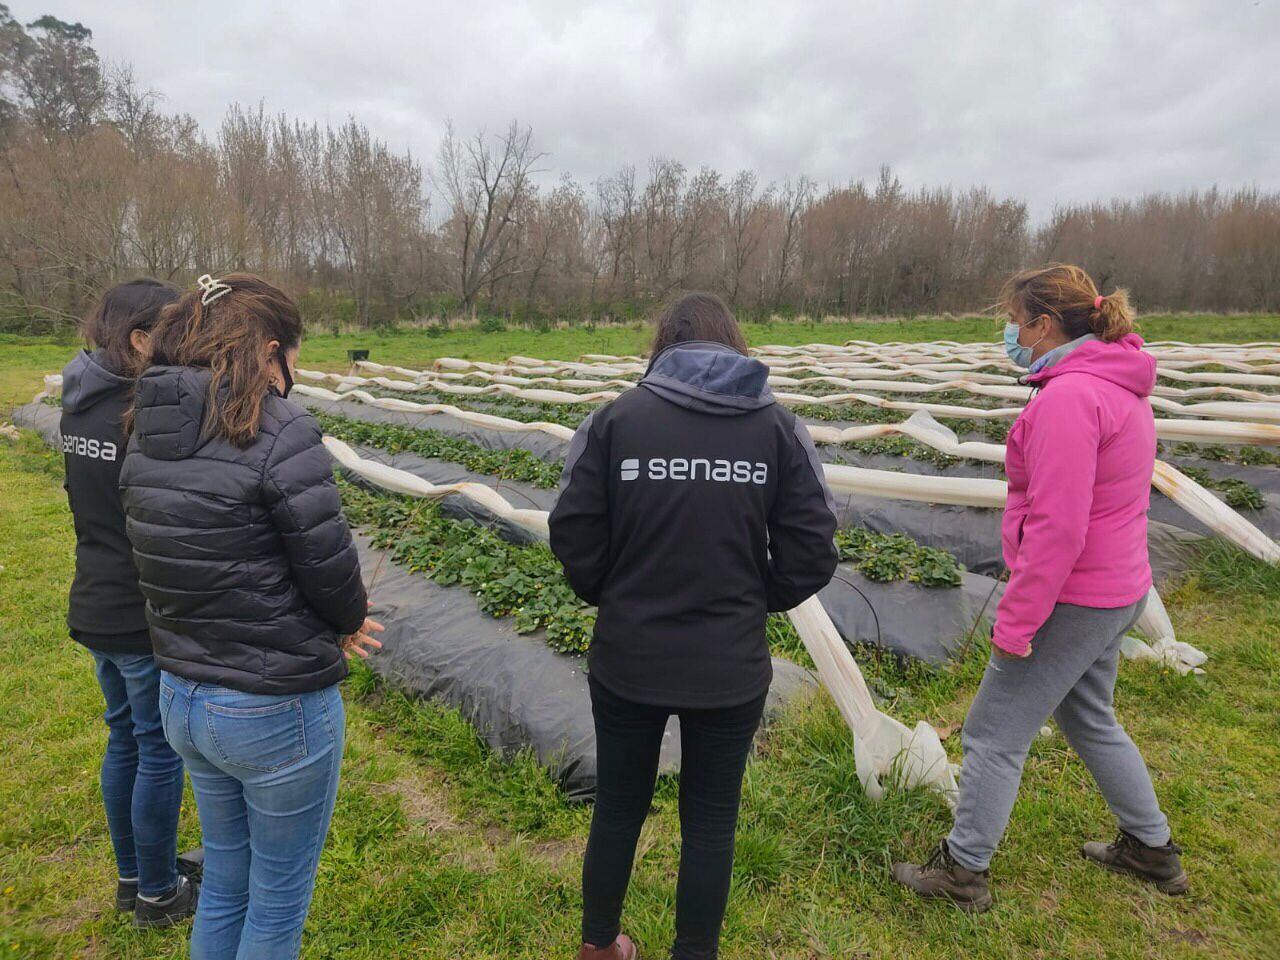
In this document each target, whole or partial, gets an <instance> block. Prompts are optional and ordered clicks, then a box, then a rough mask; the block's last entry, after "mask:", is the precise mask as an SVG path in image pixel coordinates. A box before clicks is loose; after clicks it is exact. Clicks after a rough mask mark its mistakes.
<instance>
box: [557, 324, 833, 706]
mask: <svg viewBox="0 0 1280 960" xmlns="http://www.w3.org/2000/svg"><path fill="white" fill-rule="evenodd" d="M768 374H769V371H768V368H767V367H766V366H765V365H764V364H762V363H760V362H759V361H758V360H753V359H751V358H748V357H744V356H742V355H741V354H739V353H737V352H735V351H734V350H732V349H730V348H729V347H726V346H723V345H721V344H715V343H700V342H691V343H681V344H677V345H676V346H673V347H670V348H668V349H667V350H665V351H663V353H661V354H660V355H659V356H658V357H656V358H655V359H654V361H653V362H652V363H651V364H650V367H649V371H648V372H647V373H646V375H645V377H644V379H643V380H641V381H640V385H639V386H638V387H636V388H635V389H633V390H629V391H627V392H626V393H624V394H623V395H622V396H621V397H619V398H618V399H617V400H615V401H613V402H612V403H610V404H608V405H606V406H604V407H601V408H600V409H599V410H597V411H595V412H594V413H593V414H592V415H591V416H589V417H588V418H587V419H586V420H585V421H584V422H583V423H582V425H581V426H580V427H579V428H578V431H577V433H576V434H575V435H574V437H573V441H572V442H571V444H570V446H569V451H568V455H567V457H566V460H565V467H564V476H563V478H562V480H561V487H562V489H561V493H560V499H559V501H558V502H557V503H556V506H555V509H554V510H552V511H551V518H550V522H551V549H552V550H553V551H554V552H555V554H556V556H557V557H558V558H559V559H560V562H561V563H563V564H564V569H565V575H566V576H567V577H568V579H569V583H570V584H571V585H572V586H573V589H574V590H575V592H577V594H578V595H579V596H580V597H582V599H584V600H586V601H587V602H588V603H593V604H596V605H597V606H598V607H599V613H598V616H597V619H596V627H595V636H594V638H593V641H592V644H591V649H590V652H589V654H588V663H589V666H590V670H591V673H592V676H594V677H595V678H596V679H597V680H598V681H599V682H600V683H602V684H604V686H605V687H606V688H608V689H609V690H610V691H612V692H613V693H615V694H617V695H619V696H621V697H624V698H626V699H628V700H634V701H637V702H640V703H649V704H655V705H659V706H667V707H673V708H686V707H724V706H733V705H736V704H740V703H745V702H746V701H748V700H751V699H754V698H755V697H758V696H760V695H761V694H763V693H764V692H765V691H766V690H767V689H768V687H769V683H770V681H771V679H772V676H773V670H772V666H771V663H770V658H769V648H768V644H767V643H766V641H765V617H766V614H767V613H768V612H770V611H779V610H789V609H790V608H792V607H794V606H796V605H797V604H799V603H800V602H801V601H803V600H805V599H806V598H808V597H809V596H811V595H813V594H814V593H816V592H817V591H818V590H820V589H821V588H822V587H823V586H825V585H826V583H827V582H828V581H829V580H830V579H831V575H832V573H833V572H834V571H835V568H836V559H837V558H836V550H835V545H834V544H833V542H832V538H833V537H834V535H835V530H836V518H835V511H834V505H833V503H832V500H831V494H830V492H829V491H828V489H827V485H826V481H825V480H824V478H823V473H822V466H821V464H820V463H819V462H818V457H817V453H816V452H815V451H814V449H813V442H812V441H811V440H810V438H809V433H808V431H807V430H806V429H805V428H804V426H803V424H798V423H797V422H796V418H795V417H794V416H793V415H792V414H791V412H790V411H788V410H786V409H785V408H783V407H781V406H780V405H778V404H777V403H776V402H775V401H774V398H773V394H772V393H771V392H770V390H769V387H768Z"/></svg>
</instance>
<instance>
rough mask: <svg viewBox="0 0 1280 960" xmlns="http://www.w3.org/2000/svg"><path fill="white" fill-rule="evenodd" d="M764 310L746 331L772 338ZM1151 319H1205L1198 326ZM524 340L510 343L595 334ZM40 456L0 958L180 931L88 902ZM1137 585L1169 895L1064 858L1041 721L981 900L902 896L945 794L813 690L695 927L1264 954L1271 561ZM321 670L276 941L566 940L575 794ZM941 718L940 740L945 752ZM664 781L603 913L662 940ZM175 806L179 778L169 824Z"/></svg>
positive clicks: (765, 958)
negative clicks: (283, 928)
mask: <svg viewBox="0 0 1280 960" xmlns="http://www.w3.org/2000/svg"><path fill="white" fill-rule="evenodd" d="M1222 322H1230V321H1222ZM830 329H831V328H825V329H823V330H822V331H817V332H816V335H815V334H814V333H809V332H804V333H803V334H801V333H800V332H797V336H796V338H795V340H796V341H797V342H803V341H805V340H809V339H815V340H816V339H823V340H833V339H836V337H834V336H828V335H825V334H827V333H828V332H829V330H830ZM1233 329H1240V328H1239V327H1237V328H1233ZM780 330H781V326H780V325H779V326H775V327H774V328H773V330H772V331H771V332H772V333H773V334H775V335H773V336H770V337H768V338H767V339H769V340H773V341H779V340H781V339H782V336H781V334H779V331H780ZM920 330H921V331H922V334H921V335H922V336H926V337H936V336H940V335H942V334H940V333H938V332H937V331H936V330H934V329H932V328H931V327H929V326H927V325H926V326H923V327H921V328H920ZM575 335H576V334H575ZM1165 335H1168V336H1175V335H1176V336H1178V338H1179V339H1194V338H1198V339H1227V338H1228V337H1227V335H1226V334H1224V333H1222V332H1220V331H1218V330H1215V329H1213V328H1212V327H1210V326H1208V325H1205V326H1203V327H1200V328H1199V329H1197V330H1195V331H1192V330H1187V331H1186V332H1185V333H1183V334H1174V333H1169V334H1165ZM1269 335H1270V336H1274V333H1271V334H1267V333H1264V332H1260V331H1251V332H1243V333H1241V335H1240V337H1238V339H1241V338H1242V339H1252V338H1255V337H1257V338H1262V337H1266V336H1269ZM449 336H452V335H449ZM493 336H494V337H495V338H499V339H500V338H503V337H507V336H510V337H516V336H517V335H516V334H509V335H508V334H495V335H493ZM519 336H528V337H536V336H538V335H535V334H519ZM545 336H547V337H550V338H554V337H557V336H558V334H547V335H545ZM957 338H958V337H957ZM324 339H325V338H318V337H317V338H313V340H312V341H309V342H308V345H307V349H310V348H311V347H313V346H317V347H318V346H325V347H326V348H329V347H332V351H331V354H332V353H336V351H337V350H338V346H337V345H336V341H335V342H331V343H328V344H325V343H323V342H322V343H321V344H319V345H317V344H316V343H315V341H316V340H321V341H323V340H324ZM547 342H548V343H549V346H548V347H547V349H546V350H545V351H536V352H545V353H546V355H549V356H550V355H555V356H569V355H570V354H572V353H574V352H582V351H584V350H589V351H594V350H595V349H596V345H595V344H591V345H585V346H583V345H576V346H566V345H565V344H566V343H568V341H564V342H563V343H562V342H558V341H555V340H550V341H547ZM442 343H444V344H445V345H446V346H447V345H448V337H447V336H446V337H440V338H434V339H428V338H427V337H425V336H422V337H421V343H420V344H419V346H420V347H421V349H422V350H423V358H426V357H427V354H428V351H429V350H430V349H433V348H436V347H438V346H440V345H441V344H442ZM12 347H14V345H13V344H12V343H8V342H4V343H0V389H3V390H4V391H5V392H4V393H3V399H4V400H5V401H6V402H9V401H12V400H13V399H26V398H27V397H29V395H30V393H31V392H34V390H35V389H36V388H37V387H38V373H41V372H45V371H47V370H50V369H54V368H56V366H57V365H58V363H59V362H60V361H61V359H62V358H63V357H65V356H66V355H67V354H68V353H69V351H70V348H68V347H65V346H61V347H60V346H57V345H54V344H37V345H29V346H20V347H17V348H16V352H15V350H11V348H12ZM482 348H483V349H488V348H487V347H483V346H482ZM438 352H440V353H446V352H448V353H457V352H461V351H457V350H454V349H452V348H450V349H441V350H439V351H438ZM512 352H530V353H532V352H535V351H533V350H531V349H529V347H528V345H527V344H522V345H520V346H518V347H517V346H514V345H513V344H511V343H508V342H504V343H502V344H500V345H495V346H493V348H492V349H491V350H490V351H489V353H488V355H489V356H503V355H505V354H506V353H512ZM605 352H614V351H612V350H609V351H605ZM333 359H334V362H335V363H337V359H338V358H337V357H333ZM374 359H379V357H378V356H377V355H376V354H375V357H374ZM381 359H387V360H403V359H407V358H405V357H403V356H397V357H392V356H391V355H390V354H388V355H387V356H385V357H382V358H381ZM415 362H422V361H421V360H419V361H415ZM339 365H340V364H339ZM24 394H25V396H24ZM60 483H61V468H60V464H59V463H58V461H57V459H56V458H55V457H53V456H52V455H50V454H49V453H48V452H46V451H45V450H44V449H43V448H42V447H41V446H40V445H39V443H38V442H37V441H35V440H34V438H31V437H25V438H24V439H23V440H22V441H20V442H18V443H11V442H9V441H3V440H0V489H3V490H4V497H3V498H0V529H2V530H3V531H4V534H5V535H4V537H3V538H2V539H0V566H3V568H4V569H3V571H0V612H2V613H3V615H4V622H5V629H4V631H3V632H2V633H0V744H3V750H4V757H5V759H6V760H7V761H8V762H6V763H4V764H3V765H0V960H9V958H18V957H22V958H27V957H31V958H67V957H81V958H126V960H159V958H169V957H183V956H185V955H186V947H185V935H186V928H182V929H178V930H172V931H160V932H148V933H139V932H136V931H134V930H133V929H132V928H131V927H130V926H129V925H128V924H127V923H126V922H125V921H124V920H123V919H122V918H121V917H119V916H118V915H116V914H115V913H114V912H112V911H111V910H110V909H109V898H110V894H111V890H112V887H111V884H112V864H111V855H110V844H109V840H108V837H107V832H106V826H105V823H104V820H103V816H102V812H101V803H100V800H99V798H98V784H97V777H98V774H97V765H98V762H99V759H100V756H101V751H102V747H103V743H104V728H103V726H102V723H101V719H100V715H101V710H102V706H101V703H100V695H99V693H98V691H97V687H96V684H95V683H94V680H93V675H92V669H91V661H90V658H89V657H88V655H87V654H86V653H85V652H84V651H83V650H81V649H79V648H78V647H76V646H75V645H74V644H73V643H71V642H70V641H69V640H67V638H66V631H65V627H64V624H63V616H64V613H65V602H66V591H67V588H68V584H69V582H70V576H71V570H72V557H71V550H72V544H73V535H72V532H71V528H70V518H69V515H68V512H67V508H66V504H65V496H64V494H63V492H62V489H61V486H60ZM1165 600H1166V603H1167V605H1168V607H1169V611H1170V614H1171V616H1172V618H1173V621H1174V624H1175V626H1176V628H1177V630H1178V634H1179V636H1180V637H1181V638H1182V639H1185V640H1187V641H1189V642H1191V643H1193V644H1195V645H1197V646H1199V647H1201V648H1203V649H1205V650H1207V651H1208V652H1209V653H1210V654H1211V656H1212V659H1211V660H1210V662H1209V664H1208V671H1209V672H1208V673H1207V674H1206V675H1205V676H1203V677H1178V676H1176V675H1174V674H1171V673H1168V672H1164V671H1160V670H1157V669H1155V668H1154V667H1151V666H1149V665H1141V664H1132V663H1131V664H1125V665H1124V667H1123V668H1122V673H1121V678H1120V684H1119V691H1118V695H1117V701H1118V711H1119V713H1120V716H1121V718H1122V720H1123V721H1124V722H1125V724H1126V726H1127V727H1128V729H1129V730H1130V732H1131V733H1132V734H1133V737H1134V739H1135V741H1136V742H1137V743H1138V744H1139V745H1140V746H1141V747H1142V749H1143V751H1144V754H1145V755H1146V757H1147V760H1148V762H1149V764H1150V766H1151V768H1152V771H1153V775H1154V778H1155V781H1156V789H1157V792H1158V793H1159V795H1160V797H1161V800H1162V801H1163V802H1164V804H1165V806H1166V808H1167V809H1168V812H1169V814H1170V818H1171V820H1172V822H1173V825H1174V829H1175V831H1176V833H1177V837H1178V840H1179V842H1180V843H1182V845H1183V846H1184V847H1185V849H1186V862H1187V866H1188V869H1189V870H1190V872H1191V875H1192V884H1193V892H1192V894H1191V896H1189V897H1187V898H1184V899H1169V898H1165V897H1163V896H1161V895H1159V894H1157V893H1154V892H1152V891H1150V890H1148V889H1146V888H1144V887H1142V886H1140V885H1139V884H1137V883H1136V882H1133V881H1129V880H1126V879H1123V878H1119V877H1113V876H1111V875H1106V874H1102V873H1100V872H1098V871H1096V870H1094V869H1092V868H1091V867H1090V866H1089V865H1088V864H1085V863H1084V862H1083V861H1081V860H1080V858H1079V857H1078V855H1077V854H1076V847H1077V845H1078V843H1079V841H1080V840H1081V839H1084V838H1086V837H1106V836H1108V835H1109V833H1110V832H1111V830H1112V827H1111V823H1110V820H1109V817H1108V815H1107V811H1106V809H1105V806H1104V804H1103V802H1102V800H1101V798H1100V797H1099V796H1098V794H1097V792H1096V791H1095V790H1094V789H1093V786H1092V784H1091V782H1090V780H1089V776H1088V773H1087V771H1086V770H1085V769H1084V767H1083V765H1082V764H1081V763H1080V761H1079V760H1078V759H1076V758H1075V757H1074V756H1073V755H1072V754H1071V752H1070V751H1069V750H1068V749H1067V748H1066V747H1065V744H1064V743H1063V740H1062V738H1061V736H1060V735H1057V734H1055V735H1054V736H1052V737H1050V738H1048V739H1043V740H1038V741H1037V743H1036V745H1035V746H1034V748H1033V750H1032V754H1031V757H1030V758H1029V760H1028V763H1027V767H1026V775H1025V778H1024V782H1023V789H1022V792H1021V795H1020V798H1019V801H1018V805H1017V807H1016V808H1015V810H1014V815H1013V821H1012V824H1011V827H1010V831H1009V834H1008V835H1007V837H1006V840H1005V843H1004V845H1003V846H1002V848H1001V850H1000V853H999V855H998V856H997V859H996V861H995V863H994V865H993V866H994V869H993V879H994V884H995V891H996V894H997V898H998V899H997V908H996V909H995V910H994V911H993V912H992V913H990V914H987V915H984V916H982V917H977V918H969V917H965V916H962V915H960V914H958V913H956V912H954V911H952V910H949V909H947V908H945V907H941V906H939V905H937V904H925V903H917V902H914V901H911V900H908V899H907V898H906V897H905V896H903V895H902V894H901V893H900V892H899V891H898V890H896V889H895V888H894V887H893V885H892V884H891V883H890V881H889V879H888V875H887V867H888V864H889V862H890V861H891V860H893V859H895V858H900V857H904V856H920V855H923V854H924V853H926V852H927V848H928V847H929V845H930V844H931V843H932V842H933V841H934V840H936V838H937V837H938V836H940V835H941V834H942V833H943V832H944V831H945V829H946V826H947V822H948V815H947V812H946V810H945V808H944V807H943V806H942V805H941V804H940V803H939V802H938V801H937V800H936V799H935V798H933V797H931V796H928V795H923V794H905V795H894V796H891V797H890V798H889V799H888V800H887V801H886V802H885V803H883V804H881V805H878V806H877V805H873V804H871V803H869V802H868V801H867V800H866V798H865V797H864V795H863V794H862V791H861V789H860V788H859V787H858V785H857V783H856V778H855V776H854V772H853V763H852V756H851V748H850V744H849V737H848V733H847V731H846V730H845V728H844V726H843V724H842V722H841V721H840V719H839V716H838V715H837V713H836V711H835V710H834V708H833V706H832V705H831V703H830V701H829V700H828V698H827V697H826V696H825V695H824V694H818V695H816V696H815V697H813V698H812V699H810V700H809V701H807V702H801V703H799V704H797V705H796V706H795V707H794V708H792V710H791V711H790V712H789V713H788V715H787V716H786V717H784V718H783V719H782V720H781V721H780V722H779V723H778V724H777V725H776V726H775V727H774V728H773V729H772V732H771V733H770V734H769V736H768V737H767V738H766V739H765V741H764V742H763V744H762V746H761V749H760V752H759V755H758V757H757V758H756V760H755V761H754V762H753V763H752V764H751V766H750V767H749V770H748V774H747V780H746V787H745V802H744V807H743V813H742V819H741V825H740V832H739V842H738V859H737V866H736V868H735V880H734V892H733V896H732V898H731V901H730V905H729V913H728V916H727V917H726V923H725V941H724V947H723V950H722V956H724V957H726V958H734V960H739V958H742V960H815V958H840V960H847V958H858V957H895V958H907V960H935V958H938V957H953V956H965V957H969V956H972V957H983V958H1015V957H1017V958H1021V957H1043V958H1057V957H1089V958H1120V960H1139V958H1165V957H1171V958H1202V957H1209V956H1212V957H1231V958H1242V960H1243V958H1263V957H1271V956H1276V955H1277V953H1278V951H1277V947H1276V944H1277V943H1280V906H1278V904H1280V840H1278V839H1277V838H1280V776H1277V770H1280V640H1278V639H1277V634H1278V633H1280V631H1278V630H1277V624H1280V572H1278V571H1277V570H1276V569H1274V568H1268V567H1265V566H1264V565H1262V564H1260V563H1258V562H1256V561H1253V560H1250V559H1249V558H1247V557H1244V556H1242V555H1241V554H1240V553H1239V552H1238V551H1235V550H1232V549H1229V548H1227V547H1223V546H1215V547H1213V548H1212V549H1210V550H1208V551H1206V553H1205V555H1204V556H1203V557H1202V558H1201V559H1200V561H1199V563H1198V564H1197V566H1196V568H1195V571H1194V572H1193V574H1192V575H1191V576H1189V577H1188V578H1187V579H1186V580H1185V581H1184V582H1183V583H1181V584H1180V585H1178V586H1177V587H1176V588H1175V589H1171V590H1168V591H1166V594H1165ZM985 652H986V647H985V643H984V642H982V641H978V642H976V643H974V645H973V647H972V649H971V650H970V651H969V653H968V654H967V655H966V656H965V657H963V658H962V659H961V661H960V662H959V663H958V664H957V665H955V666H953V667H951V668H949V669H947V670H942V671H931V670H927V669H925V668H922V667H920V666H918V665H917V666H905V667H904V666H903V665H901V664H899V663H897V662H896V661H895V660H893V659H892V658H880V657H875V656H869V655H866V654H861V655H860V662H861V663H862V664H863V668H864V671H865V672H866V674H867V675H868V679H869V681H870V682H871V683H872V686H873V688H874V689H875V690H876V691H877V692H878V693H879V694H880V695H881V696H883V697H884V698H885V706H886V709H887V710H889V711H890V712H891V713H893V714H894V715H896V716H898V717H900V718H902V719H904V720H909V721H915V720H918V719H926V720H928V721H930V722H931V723H933V724H934V725H935V726H938V727H940V728H943V729H947V728H950V727H953V726H954V725H955V724H957V723H958V722H959V721H960V720H961V719H962V718H963V714H964V710H965V707H966V705H967V703H968V701H969V700H970V699H971V697H972V695H973V692H974V690H975V689H976V686H977V682H978V680H979V678H980V675H981V666H982V662H983V657H984V655H985ZM345 695H346V698H347V702H348V709H349V713H348V722H349V743H348V749H347V756H346V760H345V763H344V768H343V784H342V788H341V792H340V795H339V802H338V807H337V811H336V814H335V818H334V824H333V829H332V831H331V833H330V836H329V840H328V844H327V846H326V849H325V854H324V857H323V859H322V863H321V869H320V877H319V881H318V884H317V890H316V898H315V902H314V905H313V908H312V912H311V920H310V922H309V923H308V930H307V936H306V939H305V941H304V955H305V956H307V957H308V958H336V957H342V958H357V960H362V958H375V957H376V958H402V957H403V958H410V957H412V958H424V960H446V958H447V960H454V958H459V957H467V958H473V957H474V958H495V960H496V958H504V960H546V958H555V957H570V956H573V954H574V951H575V950H576V948H577V925H578V909H579V903H580V901H579V894H578V883H579V874H578V871H579V868H580V855H581V850H582V846H583V843H584V842H585V837H586V831H587V827H588V823H589V815H590V812H589V809H588V808H584V807H579V806H575V805H572V804H569V803H567V802H566V801H565V800H564V799H563V798H562V796H561V795H560V794H559V792H558V791H557V790H556V788H555V787H554V785H553V784H552V783H550V782H549V781H548V779H547V777H546V776H545V774H543V773H542V771H541V770H540V769H539V768H538V767H537V765H536V764H535V763H534V761H533V760H532V758H531V757H529V756H528V755H527V754H522V755H519V756H516V757H513V758H506V759H503V758H499V757H495V756H494V755H493V754H491V753H490V752H489V751H488V750H487V749H485V748H484V746H483V745H482V744H481V743H480V741H479V740H478V738H477V737H476V735H475V732H474V731H473V730H472V729H471V728H470V726H469V725H468V724H467V723H466V722H465V721H464V720H463V719H462V718H461V717H460V716H459V714H458V713H457V712H455V711H452V710H448V709H444V708H442V707H439V706H433V705H430V704H423V703H420V702H416V701H413V700H410V699H408V698H406V697H404V696H402V695H400V694H398V693H395V692H394V691H389V690H386V689H384V688H382V687H381V686H380V685H379V684H378V683H376V682H375V681H374V679H373V677H372V675H371V674H369V673H368V672H367V671H364V670H359V671H357V672H356V673H355V674H354V675H353V677H352V679H351V680H350V681H349V682H348V683H347V684H346V686H345ZM958 740H959V737H958V736H951V737H950V738H949V739H948V741H947V747H948V749H949V750H950V751H951V752H952V754H953V756H956V757H958V755H959V744H958ZM675 796H676V794H675V786H674V784H673V783H672V782H669V781H667V782H664V783H662V784H661V785H660V788H659V791H658V795H657V798H656V800H655V810H654V814H653V816H652V817H651V818H650V820H649V822H648V824H647V825H646V827H645V830H644V833H643V835H642V838H641V850H642V854H641V857H640V859H639V861H638V864H637V868H636V873H635V879H634V883H633V887H632V890H631V893H630V896H629V898H628V901H627V908H626V916H625V922H626V925H627V929H628V930H629V931H630V932H632V933H633V935H635V936H636V937H637V938H638V939H639V941H640V943H641V946H642V948H643V951H644V954H643V955H644V956H647V957H658V956H663V955H664V951H665V950H666V949H667V948H668V947H669V944H670V942H671V937H672V904H673V884H674V876H675V868H676V863H677V860H678V855H679V829H678V815H677V809H676V801H675ZM197 835H198V830H197V827H196V823H195V819H194V810H193V808H192V806H191V802H190V797H188V800H187V805H186V809H185V811H184V815H183V820H182V842H183V843H184V844H190V843H194V842H195V841H196V839H197Z"/></svg>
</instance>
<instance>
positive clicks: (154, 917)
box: [133, 876, 200, 927]
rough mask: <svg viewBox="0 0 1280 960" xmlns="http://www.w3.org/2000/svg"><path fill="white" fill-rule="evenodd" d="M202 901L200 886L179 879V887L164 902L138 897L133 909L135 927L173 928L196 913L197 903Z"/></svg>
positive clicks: (191, 881)
mask: <svg viewBox="0 0 1280 960" xmlns="http://www.w3.org/2000/svg"><path fill="white" fill-rule="evenodd" d="M199 899H200V884H198V883H196V882H195V881H194V880H188V879H187V878H186V877H184V876H179V877H178V885H177V886H176V887H174V889H173V893H171V894H170V895H169V896H167V897H165V898H164V899H162V900H147V899H145V898H143V897H138V902H137V904H136V905H135V906H134V908H133V925H134V926H135V927H171V926H173V925H174V924H175V923H177V922H178V921H179V920H185V919H186V918H187V917H190V916H193V915H194V914H195V912H196V903H197V902H198V901H199Z"/></svg>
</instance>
